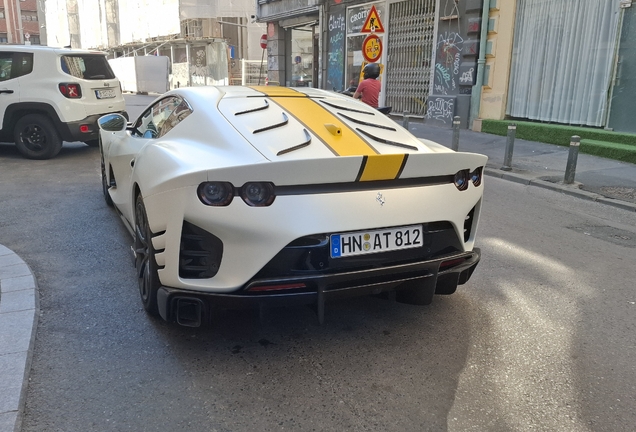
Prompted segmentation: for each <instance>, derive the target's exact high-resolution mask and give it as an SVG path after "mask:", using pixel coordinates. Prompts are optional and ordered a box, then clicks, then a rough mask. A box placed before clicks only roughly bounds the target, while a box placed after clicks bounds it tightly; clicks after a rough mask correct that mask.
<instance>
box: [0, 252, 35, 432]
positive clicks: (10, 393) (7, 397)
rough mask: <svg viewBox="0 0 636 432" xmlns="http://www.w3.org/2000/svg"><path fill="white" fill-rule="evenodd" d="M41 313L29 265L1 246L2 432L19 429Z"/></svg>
mask: <svg viewBox="0 0 636 432" xmlns="http://www.w3.org/2000/svg"><path fill="white" fill-rule="evenodd" d="M38 316H39V305H38V293H37V285H36V281H35V278H34V276H33V273H32V272H31V269H30V268H29V266H28V265H26V263H25V262H24V261H22V259H21V258H20V257H19V256H17V255H16V254H15V253H13V251H11V250H10V249H8V248H6V247H4V246H2V245H0V431H1V432H5V431H6V432H14V431H15V432H18V431H19V430H20V423H21V418H22V411H23V410H24V402H25V396H26V390H27V384H28V382H29V380H28V377H29V371H30V370H31V357H32V355H33V345H34V343H35V330H36V327H37V320H38Z"/></svg>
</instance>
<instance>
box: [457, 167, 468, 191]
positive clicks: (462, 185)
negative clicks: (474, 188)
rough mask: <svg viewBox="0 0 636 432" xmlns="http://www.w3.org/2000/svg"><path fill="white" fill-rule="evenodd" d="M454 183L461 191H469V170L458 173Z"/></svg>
mask: <svg viewBox="0 0 636 432" xmlns="http://www.w3.org/2000/svg"><path fill="white" fill-rule="evenodd" d="M454 183H455V187H456V188H457V189H459V190H460V191H463V190H466V189H468V170H461V171H457V174H455V181H454Z"/></svg>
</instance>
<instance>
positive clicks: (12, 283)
mask: <svg viewBox="0 0 636 432" xmlns="http://www.w3.org/2000/svg"><path fill="white" fill-rule="evenodd" d="M397 121H398V122H401V119H399V118H397ZM409 130H410V131H411V133H413V134H414V135H415V136H417V137H418V138H426V139H430V140H433V141H437V142H438V143H440V144H442V145H445V146H447V147H451V144H452V139H453V132H452V130H451V129H445V128H440V127H437V126H430V125H427V124H425V123H419V122H413V121H411V122H410V127H409ZM505 148H506V137H502V136H498V135H490V134H485V133H480V132H473V131H470V130H465V129H462V130H461V131H460V139H459V150H460V151H466V152H474V153H482V154H485V155H487V156H488V158H489V160H488V164H487V166H486V175H488V176H495V177H499V178H502V179H505V180H510V181H514V182H517V183H522V184H526V185H531V186H539V187H542V188H547V189H552V190H555V191H559V192H562V193H565V194H568V195H573V196H576V197H579V198H582V199H587V200H591V201H597V202H600V203H603V204H606V205H611V206H614V207H619V208H623V209H625V210H628V211H636V165H633V164H629V163H623V162H617V161H613V160H609V159H603V158H600V157H597V156H589V155H585V154H579V155H578V164H577V167H576V176H575V183H574V184H572V185H564V184H563V177H564V173H565V166H566V162H567V159H568V152H569V148H568V147H560V146H555V145H550V144H543V143H537V142H530V141H524V140H515V143H514V151H513V157H512V170H511V171H502V170H501V166H502V165H503V159H504V153H505ZM38 315H39V305H38V295H37V284H36V281H35V278H34V276H33V274H32V273H31V270H30V269H29V267H28V266H27V264H25V263H24V261H22V259H21V258H20V257H19V256H17V255H16V254H15V253H13V251H11V250H10V249H8V248H6V247H4V246H2V245H0V432H19V430H20V424H21V418H22V413H23V410H24V403H25V393H26V387H27V383H28V376H29V371H30V367H31V356H32V353H33V345H34V342H35V330H36V327H37V318H38Z"/></svg>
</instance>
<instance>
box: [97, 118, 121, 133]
mask: <svg viewBox="0 0 636 432" xmlns="http://www.w3.org/2000/svg"><path fill="white" fill-rule="evenodd" d="M127 123H128V120H126V117H124V116H123V115H121V114H106V115H105V116H101V117H100V118H99V120H97V125H98V126H99V128H100V129H101V130H103V131H106V132H121V131H123V130H126V125H127Z"/></svg>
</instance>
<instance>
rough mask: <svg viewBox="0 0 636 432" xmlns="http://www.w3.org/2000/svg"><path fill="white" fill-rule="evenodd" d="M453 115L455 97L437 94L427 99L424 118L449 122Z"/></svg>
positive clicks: (451, 120)
mask: <svg viewBox="0 0 636 432" xmlns="http://www.w3.org/2000/svg"><path fill="white" fill-rule="evenodd" d="M454 116H455V97H454V96H437V97H431V98H429V99H428V103H427V107H426V118H427V119H432V120H437V121H440V122H442V123H444V124H451V123H452V122H453V117H454Z"/></svg>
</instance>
